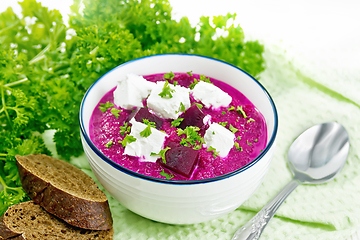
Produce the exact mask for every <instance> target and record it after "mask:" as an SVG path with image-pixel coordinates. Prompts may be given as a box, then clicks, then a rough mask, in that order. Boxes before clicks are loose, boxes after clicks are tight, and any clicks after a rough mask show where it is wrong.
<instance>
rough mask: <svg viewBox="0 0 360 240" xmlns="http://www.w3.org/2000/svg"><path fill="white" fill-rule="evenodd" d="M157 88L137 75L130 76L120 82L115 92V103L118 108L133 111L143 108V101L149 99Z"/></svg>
mask: <svg viewBox="0 0 360 240" xmlns="http://www.w3.org/2000/svg"><path fill="white" fill-rule="evenodd" d="M155 86H156V84H155V83H153V82H150V81H147V80H146V79H145V78H143V77H142V76H139V75H135V74H128V75H127V76H126V78H125V79H123V80H121V81H119V82H118V85H117V87H116V89H115V91H114V93H113V94H114V103H115V105H116V106H118V107H122V108H126V109H132V108H133V107H142V106H143V100H144V99H145V98H147V97H148V96H149V94H150V92H151V89H153V88H154V87H155Z"/></svg>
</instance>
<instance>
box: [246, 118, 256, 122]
mask: <svg viewBox="0 0 360 240" xmlns="http://www.w3.org/2000/svg"><path fill="white" fill-rule="evenodd" d="M249 122H255V120H254V119H252V118H249V120H247V123H249Z"/></svg>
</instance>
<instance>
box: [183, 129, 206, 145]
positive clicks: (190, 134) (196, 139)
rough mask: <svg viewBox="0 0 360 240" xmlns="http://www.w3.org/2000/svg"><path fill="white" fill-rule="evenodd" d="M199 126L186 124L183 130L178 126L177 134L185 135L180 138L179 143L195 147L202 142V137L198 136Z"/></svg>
mask: <svg viewBox="0 0 360 240" xmlns="http://www.w3.org/2000/svg"><path fill="white" fill-rule="evenodd" d="M199 130H200V128H198V127H194V126H188V127H186V128H185V129H184V130H183V129H180V128H178V130H177V135H178V136H180V135H182V134H185V135H186V138H183V139H181V141H180V144H181V145H184V146H186V147H195V146H197V145H200V146H201V144H202V143H204V142H205V141H204V138H203V137H201V136H200V134H199V133H198V131H199Z"/></svg>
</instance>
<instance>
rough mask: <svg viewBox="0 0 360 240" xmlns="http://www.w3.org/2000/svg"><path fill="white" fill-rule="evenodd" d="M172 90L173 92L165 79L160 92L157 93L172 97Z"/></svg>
mask: <svg viewBox="0 0 360 240" xmlns="http://www.w3.org/2000/svg"><path fill="white" fill-rule="evenodd" d="M173 92H175V90H174V89H172V88H171V87H170V86H169V82H168V81H167V80H166V81H165V83H164V87H163V89H162V91H161V93H159V96H160V97H162V98H172V97H173V96H172V93H173Z"/></svg>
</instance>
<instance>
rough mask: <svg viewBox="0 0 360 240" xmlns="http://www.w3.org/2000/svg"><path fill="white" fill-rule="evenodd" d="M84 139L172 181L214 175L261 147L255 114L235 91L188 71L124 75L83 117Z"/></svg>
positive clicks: (263, 134) (263, 137) (260, 122)
mask: <svg viewBox="0 0 360 240" xmlns="http://www.w3.org/2000/svg"><path fill="white" fill-rule="evenodd" d="M90 138H91V140H92V142H93V143H94V144H95V146H96V147H97V148H98V149H100V151H101V152H102V153H104V154H105V155H106V156H107V157H108V158H110V159H111V160H112V161H114V162H116V163H118V164H119V165H121V166H123V167H125V168H127V169H129V170H132V171H134V172H137V173H140V174H144V175H148V176H151V177H155V178H164V179H171V180H199V179H206V178H212V177H216V176H220V175H223V174H226V173H229V172H232V171H234V170H237V169H239V168H241V167H243V166H244V165H246V164H248V163H249V162H251V161H252V160H253V159H255V158H256V156H258V155H259V154H260V152H261V151H262V150H263V149H264V148H265V146H266V141H267V130H266V124H265V120H264V118H263V116H262V114H261V113H260V112H259V111H258V110H257V109H256V108H255V106H254V105H253V104H252V103H251V102H250V101H249V100H248V99H247V98H246V97H245V96H244V95H243V94H242V93H240V92H239V91H238V90H236V89H235V88H233V87H231V86H229V85H228V84H225V83H223V82H221V81H218V80H216V79H212V78H208V77H206V76H204V75H198V74H192V73H191V72H188V73H175V74H174V73H172V72H171V73H166V74H154V75H147V76H138V75H134V74H129V75H127V77H126V78H125V79H123V80H121V81H119V83H118V86H117V87H116V88H114V89H112V90H111V91H110V92H108V93H107V94H106V95H105V96H104V97H103V98H102V99H101V101H100V102H99V104H98V105H97V107H96V108H95V110H94V112H93V114H92V117H91V119H90Z"/></svg>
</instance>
